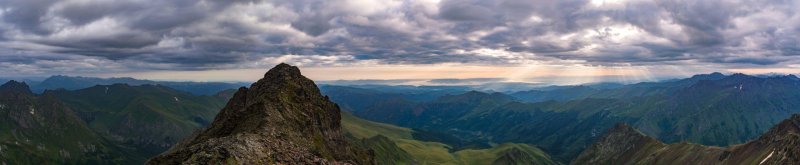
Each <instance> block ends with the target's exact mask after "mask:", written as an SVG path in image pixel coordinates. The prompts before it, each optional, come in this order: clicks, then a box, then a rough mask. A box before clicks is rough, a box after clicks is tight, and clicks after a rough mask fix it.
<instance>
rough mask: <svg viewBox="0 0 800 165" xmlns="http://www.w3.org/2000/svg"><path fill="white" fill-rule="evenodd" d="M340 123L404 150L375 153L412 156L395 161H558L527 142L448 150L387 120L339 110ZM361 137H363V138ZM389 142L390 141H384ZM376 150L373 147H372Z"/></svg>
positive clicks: (359, 134) (353, 132) (358, 135)
mask: <svg viewBox="0 0 800 165" xmlns="http://www.w3.org/2000/svg"><path fill="white" fill-rule="evenodd" d="M342 126H343V128H344V130H345V131H347V132H348V133H349V134H351V135H352V136H354V137H355V138H357V139H367V140H368V139H371V138H374V137H386V138H387V139H389V140H391V142H393V143H394V146H397V147H399V148H400V149H402V150H403V151H405V152H400V153H397V152H380V151H378V150H376V155H377V157H381V155H390V156H385V157H405V155H410V156H411V158H412V159H413V160H400V161H397V162H398V164H410V162H416V163H417V164H475V165H481V164H531V163H533V164H557V163H556V162H554V161H552V160H551V159H550V156H549V155H547V154H546V153H544V152H543V151H541V150H539V149H538V148H536V147H534V146H530V145H527V144H515V143H506V144H501V145H497V146H494V147H492V148H488V149H465V150H460V151H455V152H450V150H451V148H452V147H450V146H448V145H446V144H443V143H439V142H428V141H420V140H415V139H414V138H413V136H412V135H413V133H414V130H412V129H409V128H404V127H398V126H394V125H390V124H384V123H377V122H372V121H367V120H364V119H360V118H358V117H355V116H353V115H352V114H349V113H346V112H345V113H342ZM362 141H363V140H362ZM385 145H389V146H392V144H385ZM373 150H375V149H373Z"/></svg>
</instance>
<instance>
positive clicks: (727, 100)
mask: <svg viewBox="0 0 800 165" xmlns="http://www.w3.org/2000/svg"><path fill="white" fill-rule="evenodd" d="M720 75H721V74H719V73H712V74H707V75H697V76H693V77H691V78H686V79H680V80H671V81H663V82H657V83H638V84H630V85H625V86H623V87H618V88H611V89H594V90H595V91H596V92H590V93H588V94H585V95H582V96H580V97H577V98H571V99H563V100H560V101H541V102H534V103H530V102H521V101H519V100H517V99H504V98H506V97H505V96H502V95H497V94H489V93H483V92H477V93H476V92H471V94H470V92H467V93H465V94H464V96H460V97H452V96H443V97H440V99H436V100H433V101H421V102H415V103H414V104H412V105H409V104H407V103H404V102H406V101H403V100H395V101H391V102H377V103H374V104H372V105H383V106H374V107H368V108H367V109H364V110H360V111H358V112H355V115H356V116H359V117H363V118H365V119H369V120H374V121H378V122H386V123H390V124H396V125H398V126H403V127H409V128H412V129H417V130H425V131H429V132H436V133H439V134H447V135H451V136H452V137H455V139H454V140H446V141H442V142H446V143H447V144H449V145H453V146H457V143H460V142H469V143H473V144H481V143H482V144H491V143H504V142H514V143H526V144H535V145H537V147H539V148H541V149H542V150H544V151H546V152H548V153H549V154H551V155H552V156H553V157H554V158H555V159H556V160H559V161H561V162H568V161H570V160H572V159H574V158H575V157H577V156H578V155H579V154H580V153H581V152H582V151H583V150H584V149H585V148H586V147H587V146H589V145H591V144H592V142H594V141H595V140H596V139H597V138H599V137H600V135H601V134H602V132H603V130H607V129H609V128H612V127H613V126H614V124H616V123H619V122H625V123H631V127H634V128H636V129H638V130H641V132H643V133H644V134H646V135H650V136H652V137H654V138H656V139H658V140H661V141H665V142H667V143H675V142H680V141H688V142H692V143H699V144H704V145H712V146H729V145H734V144H739V143H744V142H747V141H749V140H752V139H754V138H757V137H758V136H759V135H761V134H762V133H764V132H765V131H767V130H768V129H769V127H770V126H772V125H774V124H777V123H778V122H780V121H781V120H782V119H785V118H786V117H789V116H791V114H793V113H800V80H798V79H797V78H796V77H794V76H791V75H789V76H776V77H766V78H764V77H754V76H749V75H744V74H733V75H727V76H725V75H722V76H720ZM561 89H565V88H561ZM558 90H559V89H553V90H550V91H558ZM470 95H471V96H484V99H474V98H476V97H467V96H470ZM493 95H494V96H493ZM332 97H333V96H332ZM494 97H496V98H494ZM333 99H336V98H333ZM448 100H449V101H448ZM482 100H487V101H482ZM488 100H506V101H488ZM366 112H369V113H366Z"/></svg>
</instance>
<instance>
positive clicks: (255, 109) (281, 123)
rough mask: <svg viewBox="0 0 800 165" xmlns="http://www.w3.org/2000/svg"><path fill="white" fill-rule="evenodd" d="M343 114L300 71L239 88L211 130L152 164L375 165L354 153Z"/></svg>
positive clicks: (280, 69)
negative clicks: (345, 130) (345, 135)
mask: <svg viewBox="0 0 800 165" xmlns="http://www.w3.org/2000/svg"><path fill="white" fill-rule="evenodd" d="M339 113H340V109H339V107H338V106H337V105H336V104H334V103H333V102H331V101H330V100H329V99H328V97H326V96H323V95H322V94H320V92H319V89H318V88H317V86H316V84H314V82H313V81H311V80H310V79H308V78H306V77H304V76H302V75H301V74H300V70H299V69H298V68H297V67H294V66H290V65H287V64H280V65H278V66H276V67H275V68H272V69H270V70H269V71H268V72H267V73H266V74H265V75H264V78H262V79H261V80H259V81H258V82H256V83H253V84H252V85H251V86H250V88H244V87H242V88H239V90H238V91H237V92H236V93H235V94H234V95H233V97H232V98H231V99H230V101H229V102H228V104H227V105H226V106H225V108H223V109H222V110H221V111H220V113H219V114H217V116H216V117H215V118H214V121H213V122H212V123H211V125H210V126H209V127H208V128H206V129H205V130H202V131H200V132H198V133H196V134H195V135H194V136H192V137H190V138H188V139H186V140H185V141H183V142H181V143H179V144H178V145H176V146H175V147H173V148H172V149H170V150H169V151H167V152H165V153H163V154H161V155H159V156H157V157H155V158H152V159H151V160H150V161H149V162H148V164H182V163H184V164H185V163H188V164H222V163H227V164H374V162H373V159H372V158H373V156H372V155H371V154H370V153H369V152H366V151H360V150H356V149H354V148H352V147H351V146H350V145H349V144H348V143H347V141H346V139H345V137H344V135H343V132H342V131H341V126H340V120H341V116H340V114H339Z"/></svg>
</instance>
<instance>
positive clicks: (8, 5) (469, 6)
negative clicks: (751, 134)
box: [0, 0, 800, 81]
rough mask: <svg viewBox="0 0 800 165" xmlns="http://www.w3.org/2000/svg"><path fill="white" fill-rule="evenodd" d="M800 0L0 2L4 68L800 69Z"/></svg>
mask: <svg viewBox="0 0 800 165" xmlns="http://www.w3.org/2000/svg"><path fill="white" fill-rule="evenodd" d="M797 11H800V1H796V0H761V1H746V0H742V1H737V0H723V1H720V0H696V1H682V0H605V1H604V0H558V1H556V0H544V1H543V0H496V1H488V0H273V1H258V0H224V1H221V0H165V1H158V0H0V76H4V77H19V76H47V75H54V74H67V75H89V76H104V77H109V76H133V77H138V78H150V79H173V80H200V81H210V80H254V79H258V78H259V77H260V76H261V75H262V74H263V72H264V71H265V70H266V69H268V68H270V67H272V66H274V65H275V64H277V63H280V62H286V63H290V64H294V65H299V66H301V68H302V69H303V71H304V73H305V74H307V75H309V76H310V77H312V78H314V79H318V80H336V79H418V78H421V79H425V78H504V79H508V80H514V81H535V79H536V78H537V77H538V78H543V77H547V78H553V77H559V76H561V77H587V76H588V77H609V76H610V77H614V76H617V77H623V78H622V79H625V80H634V81H635V80H649V79H657V78H659V77H669V76H688V75H690V74H695V73H708V72H714V71H719V72H727V73H730V72H745V73H769V72H776V73H794V74H797V73H800V14H798V13H797Z"/></svg>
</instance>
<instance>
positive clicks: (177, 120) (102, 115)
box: [45, 84, 227, 164]
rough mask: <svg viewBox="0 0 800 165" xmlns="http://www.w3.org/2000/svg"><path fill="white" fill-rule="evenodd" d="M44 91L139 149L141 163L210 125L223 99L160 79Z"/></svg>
mask: <svg viewBox="0 0 800 165" xmlns="http://www.w3.org/2000/svg"><path fill="white" fill-rule="evenodd" d="M45 93H47V94H50V95H53V96H55V97H58V98H59V99H60V100H63V101H64V102H65V103H66V105H67V106H69V107H70V108H71V109H72V110H73V111H74V112H76V114H77V116H78V117H80V119H81V120H82V121H83V122H85V123H86V124H87V125H88V126H89V127H90V128H91V129H92V130H94V131H95V132H97V133H98V134H100V135H101V136H102V137H103V138H104V139H108V141H111V142H114V143H115V144H119V145H121V146H125V147H127V148H131V149H133V151H134V152H136V153H138V154H139V155H142V156H143V158H138V159H136V160H135V161H137V162H139V164H141V163H143V162H144V161H145V160H146V158H149V157H153V156H155V155H158V154H160V153H162V152H164V151H165V150H167V149H169V148H170V147H171V146H172V145H174V144H175V143H177V142H178V141H179V140H181V139H183V138H184V137H187V136H189V135H191V134H192V132H193V130H195V129H199V128H202V127H205V126H206V125H208V124H209V123H210V122H211V120H212V119H213V118H214V115H216V114H217V112H218V111H219V109H220V108H222V107H223V106H224V105H225V101H227V98H226V97H224V96H218V97H214V96H197V95H193V94H191V93H188V92H183V91H179V90H175V89H172V88H169V87H166V86H161V85H140V86H131V85H127V84H114V85H97V86H93V87H89V88H85V89H80V90H75V91H67V90H57V91H47V92H45Z"/></svg>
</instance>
